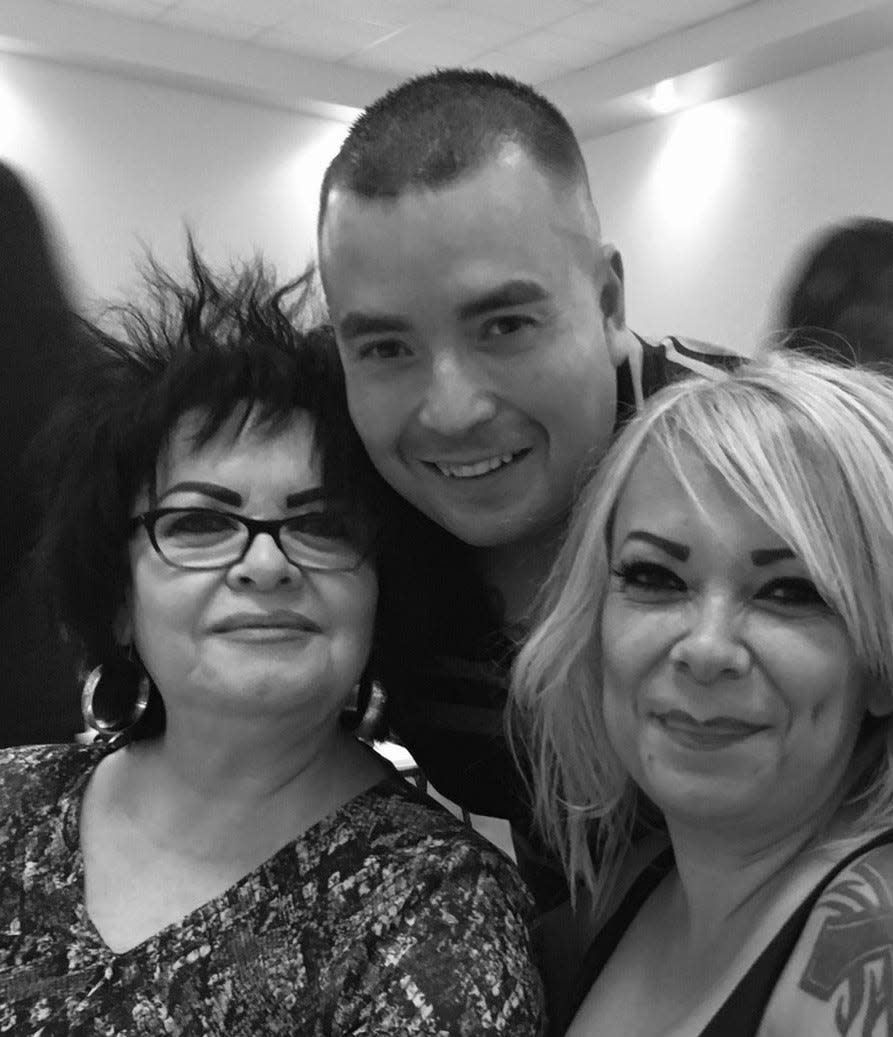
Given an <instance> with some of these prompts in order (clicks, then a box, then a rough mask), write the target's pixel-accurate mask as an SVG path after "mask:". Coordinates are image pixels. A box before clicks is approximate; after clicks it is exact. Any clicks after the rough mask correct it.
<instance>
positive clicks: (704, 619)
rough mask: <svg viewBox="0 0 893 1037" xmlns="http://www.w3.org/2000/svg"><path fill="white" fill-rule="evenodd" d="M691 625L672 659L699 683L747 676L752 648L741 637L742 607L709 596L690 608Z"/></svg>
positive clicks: (694, 602)
mask: <svg viewBox="0 0 893 1037" xmlns="http://www.w3.org/2000/svg"><path fill="white" fill-rule="evenodd" d="M686 622H687V625H686V628H685V630H684V631H683V633H682V636H681V637H679V638H678V640H677V641H676V642H675V644H674V645H673V647H672V648H671V649H670V659H671V661H672V662H673V663H674V664H675V665H676V666H678V667H680V668H682V669H683V670H685V671H686V672H687V673H688V674H689V675H690V676H691V677H692V679H693V680H695V681H697V682H698V683H699V684H711V683H713V682H714V681H718V680H722V679H727V678H735V677H743V676H744V675H745V674H746V673H747V671H748V670H749V669H750V663H751V656H750V649H749V648H748V647H747V645H746V643H745V641H744V640H743V638H742V636H741V629H740V628H741V615H740V608H739V607H738V606H737V604H736V603H735V602H734V601H731V600H730V599H729V598H727V597H726V596H724V595H716V594H705V595H704V596H703V597H702V598H700V599H696V600H694V601H693V602H692V603H691V605H690V608H689V612H688V617H687V621H686Z"/></svg>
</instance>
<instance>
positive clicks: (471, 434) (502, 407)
mask: <svg viewBox="0 0 893 1037" xmlns="http://www.w3.org/2000/svg"><path fill="white" fill-rule="evenodd" d="M595 239H596V232H595V222H594V214H593V213H592V210H591V207H589V206H588V205H587V200H586V198H585V196H584V194H583V192H582V191H574V190H572V189H567V190H561V189H556V187H555V186H554V185H553V184H552V183H551V182H550V180H549V179H548V178H547V177H546V176H545V175H544V174H543V173H542V172H541V171H540V169H539V168H538V167H537V166H536V164H535V163H534V162H533V161H531V160H530V159H529V158H528V157H527V156H526V155H524V154H522V153H520V152H518V151H511V152H507V153H503V155H502V156H500V157H499V158H496V159H494V160H493V161H492V162H491V163H489V164H488V165H486V166H485V167H484V168H482V169H481V170H480V171H478V172H475V173H473V174H471V175H468V176H465V177H463V178H462V179H460V180H459V181H457V182H456V183H454V184H451V185H449V186H447V187H444V188H442V189H439V190H419V191H412V192H408V193H406V194H404V195H401V196H400V197H398V198H396V199H384V200H369V199H364V198H361V197H358V196H356V195H354V194H351V193H350V192H346V191H343V190H338V189H336V190H334V191H333V192H332V193H331V194H330V196H329V204H328V210H327V214H326V218H325V222H324V226H323V230H322V234H321V238H320V264H321V268H322V274H323V281H324V284H325V289H326V296H327V299H328V304H329V309H330V313H331V317H332V322H333V324H334V326H335V330H336V334H337V338H338V345H339V349H340V352H341V357H342V361H343V364H344V371H345V376H346V379H347V392H348V399H349V403H350V411H351V415H352V416H353V420H354V423H355V424H356V427H357V430H358V431H359V433H360V436H361V437H362V439H363V441H364V443H365V445H366V449H367V450H368V452H369V455H370V457H371V458H372V460H373V462H374V463H375V465H376V467H377V468H378V470H379V471H380V472H381V474H382V475H383V476H384V478H385V479H386V480H387V481H388V482H389V483H390V484H391V485H392V486H393V487H394V489H396V490H397V491H398V492H399V493H400V494H402V495H403V496H404V497H405V498H406V499H407V500H408V501H410V503H412V504H413V505H414V506H415V507H417V508H418V509H419V510H420V511H422V512H424V513H425V514H426V515H428V516H429V517H430V518H432V519H433V520H434V521H435V522H437V523H439V524H440V525H441V526H443V527H444V528H446V529H447V530H449V531H450V532H451V533H453V534H454V535H455V536H457V537H458V538H459V539H461V540H463V541H465V542H466V543H469V544H472V545H475V546H480V547H495V546H498V545H507V544H513V543H517V542H522V541H524V540H527V539H528V538H530V537H536V536H537V535H538V534H540V533H542V532H544V531H545V530H546V529H548V528H549V527H550V526H551V525H553V524H554V522H555V521H556V520H557V519H558V518H560V517H561V516H562V515H563V514H564V512H565V511H566V510H567V508H568V507H569V505H570V504H571V502H572V500H573V496H574V493H575V490H576V487H577V480H578V476H579V474H580V470H581V466H582V464H583V462H584V459H586V457H587V455H589V454H590V452H592V451H593V450H595V451H596V452H600V451H601V450H603V449H604V447H605V446H606V444H607V441H608V439H609V437H610V435H611V431H612V429H613V425H614V417H615V410H616V374H615V369H614V366H613V364H612V361H611V359H610V357H609V354H608V348H607V343H606V337H605V318H604V316H603V314H602V309H601V306H600V296H601V292H602V288H603V287H604V285H605V283H606V279H607V278H609V277H611V276H612V275H611V273H610V270H609V267H608V264H607V263H606V262H605V260H604V258H603V254H602V247H601V246H600V245H599V244H598V243H597V241H596V240H595ZM615 287H616V286H615Z"/></svg>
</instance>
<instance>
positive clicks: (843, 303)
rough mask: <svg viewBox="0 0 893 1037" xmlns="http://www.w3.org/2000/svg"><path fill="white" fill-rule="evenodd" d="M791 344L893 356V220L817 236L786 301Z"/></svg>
mask: <svg viewBox="0 0 893 1037" xmlns="http://www.w3.org/2000/svg"><path fill="white" fill-rule="evenodd" d="M780 313H781V320H780V328H781V330H782V332H785V333H788V334H789V336H790V337H789V338H787V339H786V340H785V343H784V344H785V345H787V346H789V347H791V348H793V349H811V350H818V352H819V353H820V354H821V355H827V358H829V359H830V355H831V354H833V355H837V356H839V357H842V358H844V359H846V360H849V361H852V360H855V361H857V362H858V363H877V362H878V361H888V362H889V361H893V222H891V221H890V220H879V219H857V220H850V221H848V222H846V223H840V224H836V225H834V226H832V227H829V228H827V229H826V230H825V231H823V232H822V234H821V235H819V237H818V238H817V239H815V241H814V243H813V244H812V246H811V247H810V248H809V249H808V251H807V252H806V254H805V259H803V260H802V265H801V266H800V268H799V271H798V272H797V274H796V279H794V280H792V282H791V284H790V287H789V288H788V290H787V293H786V295H785V301H784V302H783V303H782V306H781V309H780Z"/></svg>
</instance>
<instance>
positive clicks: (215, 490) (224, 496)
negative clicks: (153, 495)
mask: <svg viewBox="0 0 893 1037" xmlns="http://www.w3.org/2000/svg"><path fill="white" fill-rule="evenodd" d="M172 493H200V494H202V496H204V497H213V498H214V500H219V501H220V503H221V504H229V505H231V506H232V507H236V508H238V507H240V506H241V504H242V497H241V495H240V494H238V493H236V491H235V490H231V489H229V488H228V487H226V486H218V485H217V483H213V482H192V481H186V482H178V483H174V485H173V486H169V487H168V488H167V489H166V490H165V491H164V493H162V495H161V496H160V497H159V498H158V501H159V503H160V502H161V501H163V500H164V498H165V497H170V495H171V494H172Z"/></svg>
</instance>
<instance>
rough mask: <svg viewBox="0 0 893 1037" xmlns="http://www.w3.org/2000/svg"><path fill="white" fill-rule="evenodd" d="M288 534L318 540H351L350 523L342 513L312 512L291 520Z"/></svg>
mask: <svg viewBox="0 0 893 1037" xmlns="http://www.w3.org/2000/svg"><path fill="white" fill-rule="evenodd" d="M285 528H286V532H287V533H290V534H293V535H294V536H299V537H312V538H313V539H316V540H349V539H350V534H351V530H350V522H349V521H348V519H347V517H346V516H345V515H344V514H343V513H342V512H340V511H310V512H306V513H305V514H303V515H295V516H294V518H292V519H289V521H288V524H287V525H286V527H285Z"/></svg>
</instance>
